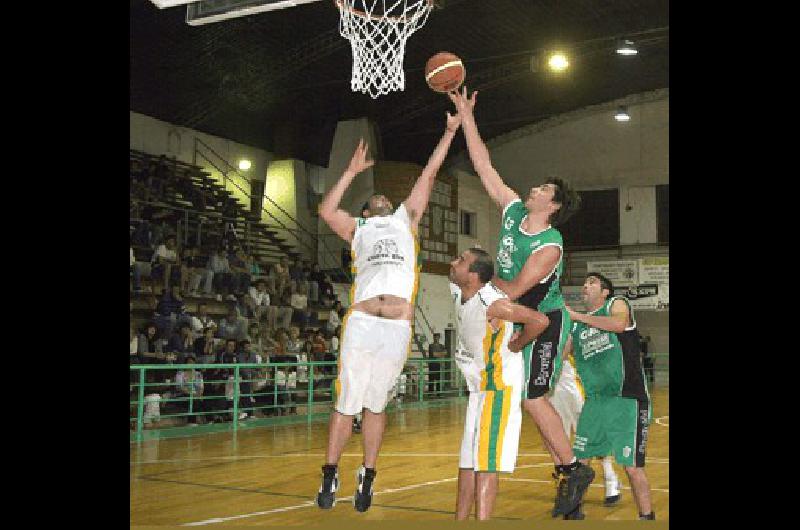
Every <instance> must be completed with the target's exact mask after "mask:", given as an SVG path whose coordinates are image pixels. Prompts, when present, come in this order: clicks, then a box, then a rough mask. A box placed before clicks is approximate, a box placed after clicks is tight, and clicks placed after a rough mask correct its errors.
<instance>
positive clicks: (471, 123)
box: [449, 87, 594, 517]
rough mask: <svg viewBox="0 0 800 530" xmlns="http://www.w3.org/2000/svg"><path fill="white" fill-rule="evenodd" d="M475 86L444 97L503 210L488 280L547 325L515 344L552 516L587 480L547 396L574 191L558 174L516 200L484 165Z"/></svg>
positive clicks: (557, 347)
mask: <svg viewBox="0 0 800 530" xmlns="http://www.w3.org/2000/svg"><path fill="white" fill-rule="evenodd" d="M476 95H477V92H473V93H472V96H471V97H467V88H466V87H464V89H463V91H462V93H458V92H451V93H450V94H449V96H450V99H451V101H453V103H454V104H455V106H456V109H457V110H458V113H459V115H461V127H462V128H463V130H464V136H465V138H466V140H467V149H468V151H469V156H470V159H471V160H472V165H473V166H474V167H475V171H476V172H477V173H478V176H480V179H481V182H482V183H483V186H484V187H485V188H486V191H487V193H488V194H489V196H490V197H491V198H492V200H494V202H495V203H496V204H497V205H498V206H499V207H500V208H502V210H503V213H502V221H501V222H502V225H501V228H500V241H499V244H498V250H497V258H496V259H497V276H495V278H493V279H492V283H494V284H495V285H497V287H498V288H500V289H501V290H503V291H504V292H505V293H506V295H508V298H509V299H511V300H512V301H516V302H518V303H519V304H521V305H524V306H527V307H530V308H531V309H534V310H537V311H540V312H542V313H545V314H546V315H547V317H548V318H549V319H550V325H549V326H548V328H547V329H546V330H545V331H544V332H543V333H542V334H541V335H540V336H539V337H538V338H537V339H536V341H534V342H533V343H531V344H529V345H527V346H526V347H525V348H524V349H523V350H522V352H523V360H524V364H525V366H524V369H525V385H524V387H523V401H522V407H523V408H524V409H525V410H526V411H527V412H528V414H530V416H531V418H532V419H533V421H534V423H535V424H536V426H537V428H538V429H539V432H540V433H541V435H542V440H543V441H544V444H545V446H546V447H547V449H548V451H549V452H550V454H551V456H552V457H553V462H554V463H555V470H556V474H555V475H554V477H555V478H556V479H557V480H558V494H557V496H556V501H555V506H554V508H553V512H552V513H553V516H554V517H555V516H557V515H559V514H563V515H567V514H570V513H572V512H573V511H574V510H575V509H576V508H577V506H578V505H579V504H580V500H581V498H582V497H583V494H584V493H585V492H586V489H587V488H588V487H589V484H590V483H591V482H592V480H593V479H594V471H593V470H592V469H591V467H589V466H587V465H584V464H582V463H581V462H579V461H578V460H577V459H576V458H575V455H574V454H573V452H572V447H571V446H570V443H569V437H568V436H567V434H566V433H565V432H564V427H563V424H562V422H561V418H560V417H559V415H558V412H556V410H555V409H554V408H553V405H552V404H551V403H550V401H549V400H548V399H547V397H546V395H547V393H548V392H549V391H550V388H551V385H554V384H555V382H556V381H558V375H559V369H560V367H561V352H562V350H563V347H564V345H565V344H566V341H567V338H568V336H569V329H570V328H569V326H570V321H569V314H568V313H567V312H566V309H565V308H564V300H563V298H562V296H561V288H560V286H559V278H560V277H561V272H562V271H563V269H564V262H563V245H562V239H561V233H560V232H559V231H558V230H557V229H555V228H553V226H552V225H559V224H561V223H563V222H564V221H566V220H567V219H569V217H570V216H572V214H573V213H575V211H577V209H578V207H579V204H580V198H579V196H578V194H577V193H576V192H574V191H573V190H571V189H569V188H568V187H567V185H566V183H565V182H563V181H562V180H560V179H551V180H548V181H547V182H546V183H545V184H542V185H541V186H536V187H533V188H531V190H530V193H529V194H528V196H527V197H526V198H525V202H524V203H523V202H522V200H520V197H519V195H517V193H516V192H515V191H514V190H512V189H511V188H509V187H508V186H506V184H505V183H504V182H503V179H502V178H500V175H499V174H498V173H497V171H496V170H495V169H494V167H492V161H491V158H490V157H489V150H488V149H487V148H486V145H485V144H484V143H483V140H482V139H481V137H480V134H479V133H478V127H477V125H476V123H475V117H474V115H473V108H474V106H475V100H476Z"/></svg>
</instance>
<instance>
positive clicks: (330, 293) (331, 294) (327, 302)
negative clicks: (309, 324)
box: [319, 274, 336, 307]
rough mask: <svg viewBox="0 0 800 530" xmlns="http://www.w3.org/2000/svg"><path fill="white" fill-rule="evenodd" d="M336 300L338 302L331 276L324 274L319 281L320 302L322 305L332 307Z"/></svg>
mask: <svg viewBox="0 0 800 530" xmlns="http://www.w3.org/2000/svg"><path fill="white" fill-rule="evenodd" d="M334 302H336V292H335V291H334V290H333V284H332V283H331V278H330V276H328V275H327V274H323V275H322V281H321V282H320V283H319V303H320V305H321V306H322V307H331V306H332V305H333V304H334Z"/></svg>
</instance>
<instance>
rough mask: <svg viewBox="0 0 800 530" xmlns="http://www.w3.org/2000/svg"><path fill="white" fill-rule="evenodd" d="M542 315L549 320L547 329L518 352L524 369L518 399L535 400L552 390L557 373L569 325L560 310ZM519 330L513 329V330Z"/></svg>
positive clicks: (564, 314) (567, 315)
mask: <svg viewBox="0 0 800 530" xmlns="http://www.w3.org/2000/svg"><path fill="white" fill-rule="evenodd" d="M545 315H547V318H549V319H550V325H549V326H547V329H545V330H544V331H543V332H542V334H541V335H539V336H538V337H537V338H536V339H534V340H533V342H531V343H530V344H528V345H527V346H525V347H524V348H523V349H522V363H523V365H524V368H525V384H524V385H522V399H536V398H540V397H542V396H544V395H546V394H547V393H548V392H549V391H550V389H551V388H553V386H555V384H556V382H557V381H558V376H559V374H560V373H561V362H562V357H563V355H562V352H563V351H564V347H565V346H566V345H567V339H569V330H570V328H571V326H572V321H571V320H570V318H569V313H567V311H566V309H564V308H563V307H561V308H559V309H556V310H555V311H550V312H548V313H545ZM519 327H520V326H514V329H515V330H516V329H519Z"/></svg>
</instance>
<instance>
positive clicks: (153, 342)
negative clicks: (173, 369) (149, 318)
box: [136, 322, 177, 393]
mask: <svg viewBox="0 0 800 530" xmlns="http://www.w3.org/2000/svg"><path fill="white" fill-rule="evenodd" d="M163 343H164V341H163V340H161V336H160V335H159V333H158V328H157V327H156V325H155V323H153V322H148V323H147V324H145V325H144V327H142V331H141V333H140V334H139V337H138V338H137V341H136V347H137V350H138V351H137V354H138V357H139V359H138V362H139V364H168V363H172V362H175V360H176V359H177V356H175V355H174V354H171V353H164V352H163ZM169 376H170V372H168V371H167V370H153V371H152V372H151V373H149V374H148V377H149V378H150V381H152V382H154V383H162V382H163V381H165V380H166V379H167V378H168V377H169ZM154 389H155V392H156V393H159V392H158V391H159V388H158V387H154ZM149 390H150V389H146V390H145V391H149Z"/></svg>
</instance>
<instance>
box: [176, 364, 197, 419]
mask: <svg viewBox="0 0 800 530" xmlns="http://www.w3.org/2000/svg"><path fill="white" fill-rule="evenodd" d="M183 363H185V364H190V365H192V364H194V363H195V358H194V355H192V354H191V353H190V354H189V355H187V356H186V359H185V360H184V361H183ZM175 387H176V389H177V393H176V395H175V397H176V398H178V399H181V400H182V401H178V402H175V404H176V405H177V407H176V408H178V409H179V412H181V413H189V416H187V417H186V422H187V425H189V426H196V425H197V416H196V415H195V414H194V413H195V412H203V411H204V407H203V400H202V399H198V398H202V397H203V374H201V373H200V371H199V370H195V369H194V368H186V369H184V370H179V371H178V373H177V374H175Z"/></svg>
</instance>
